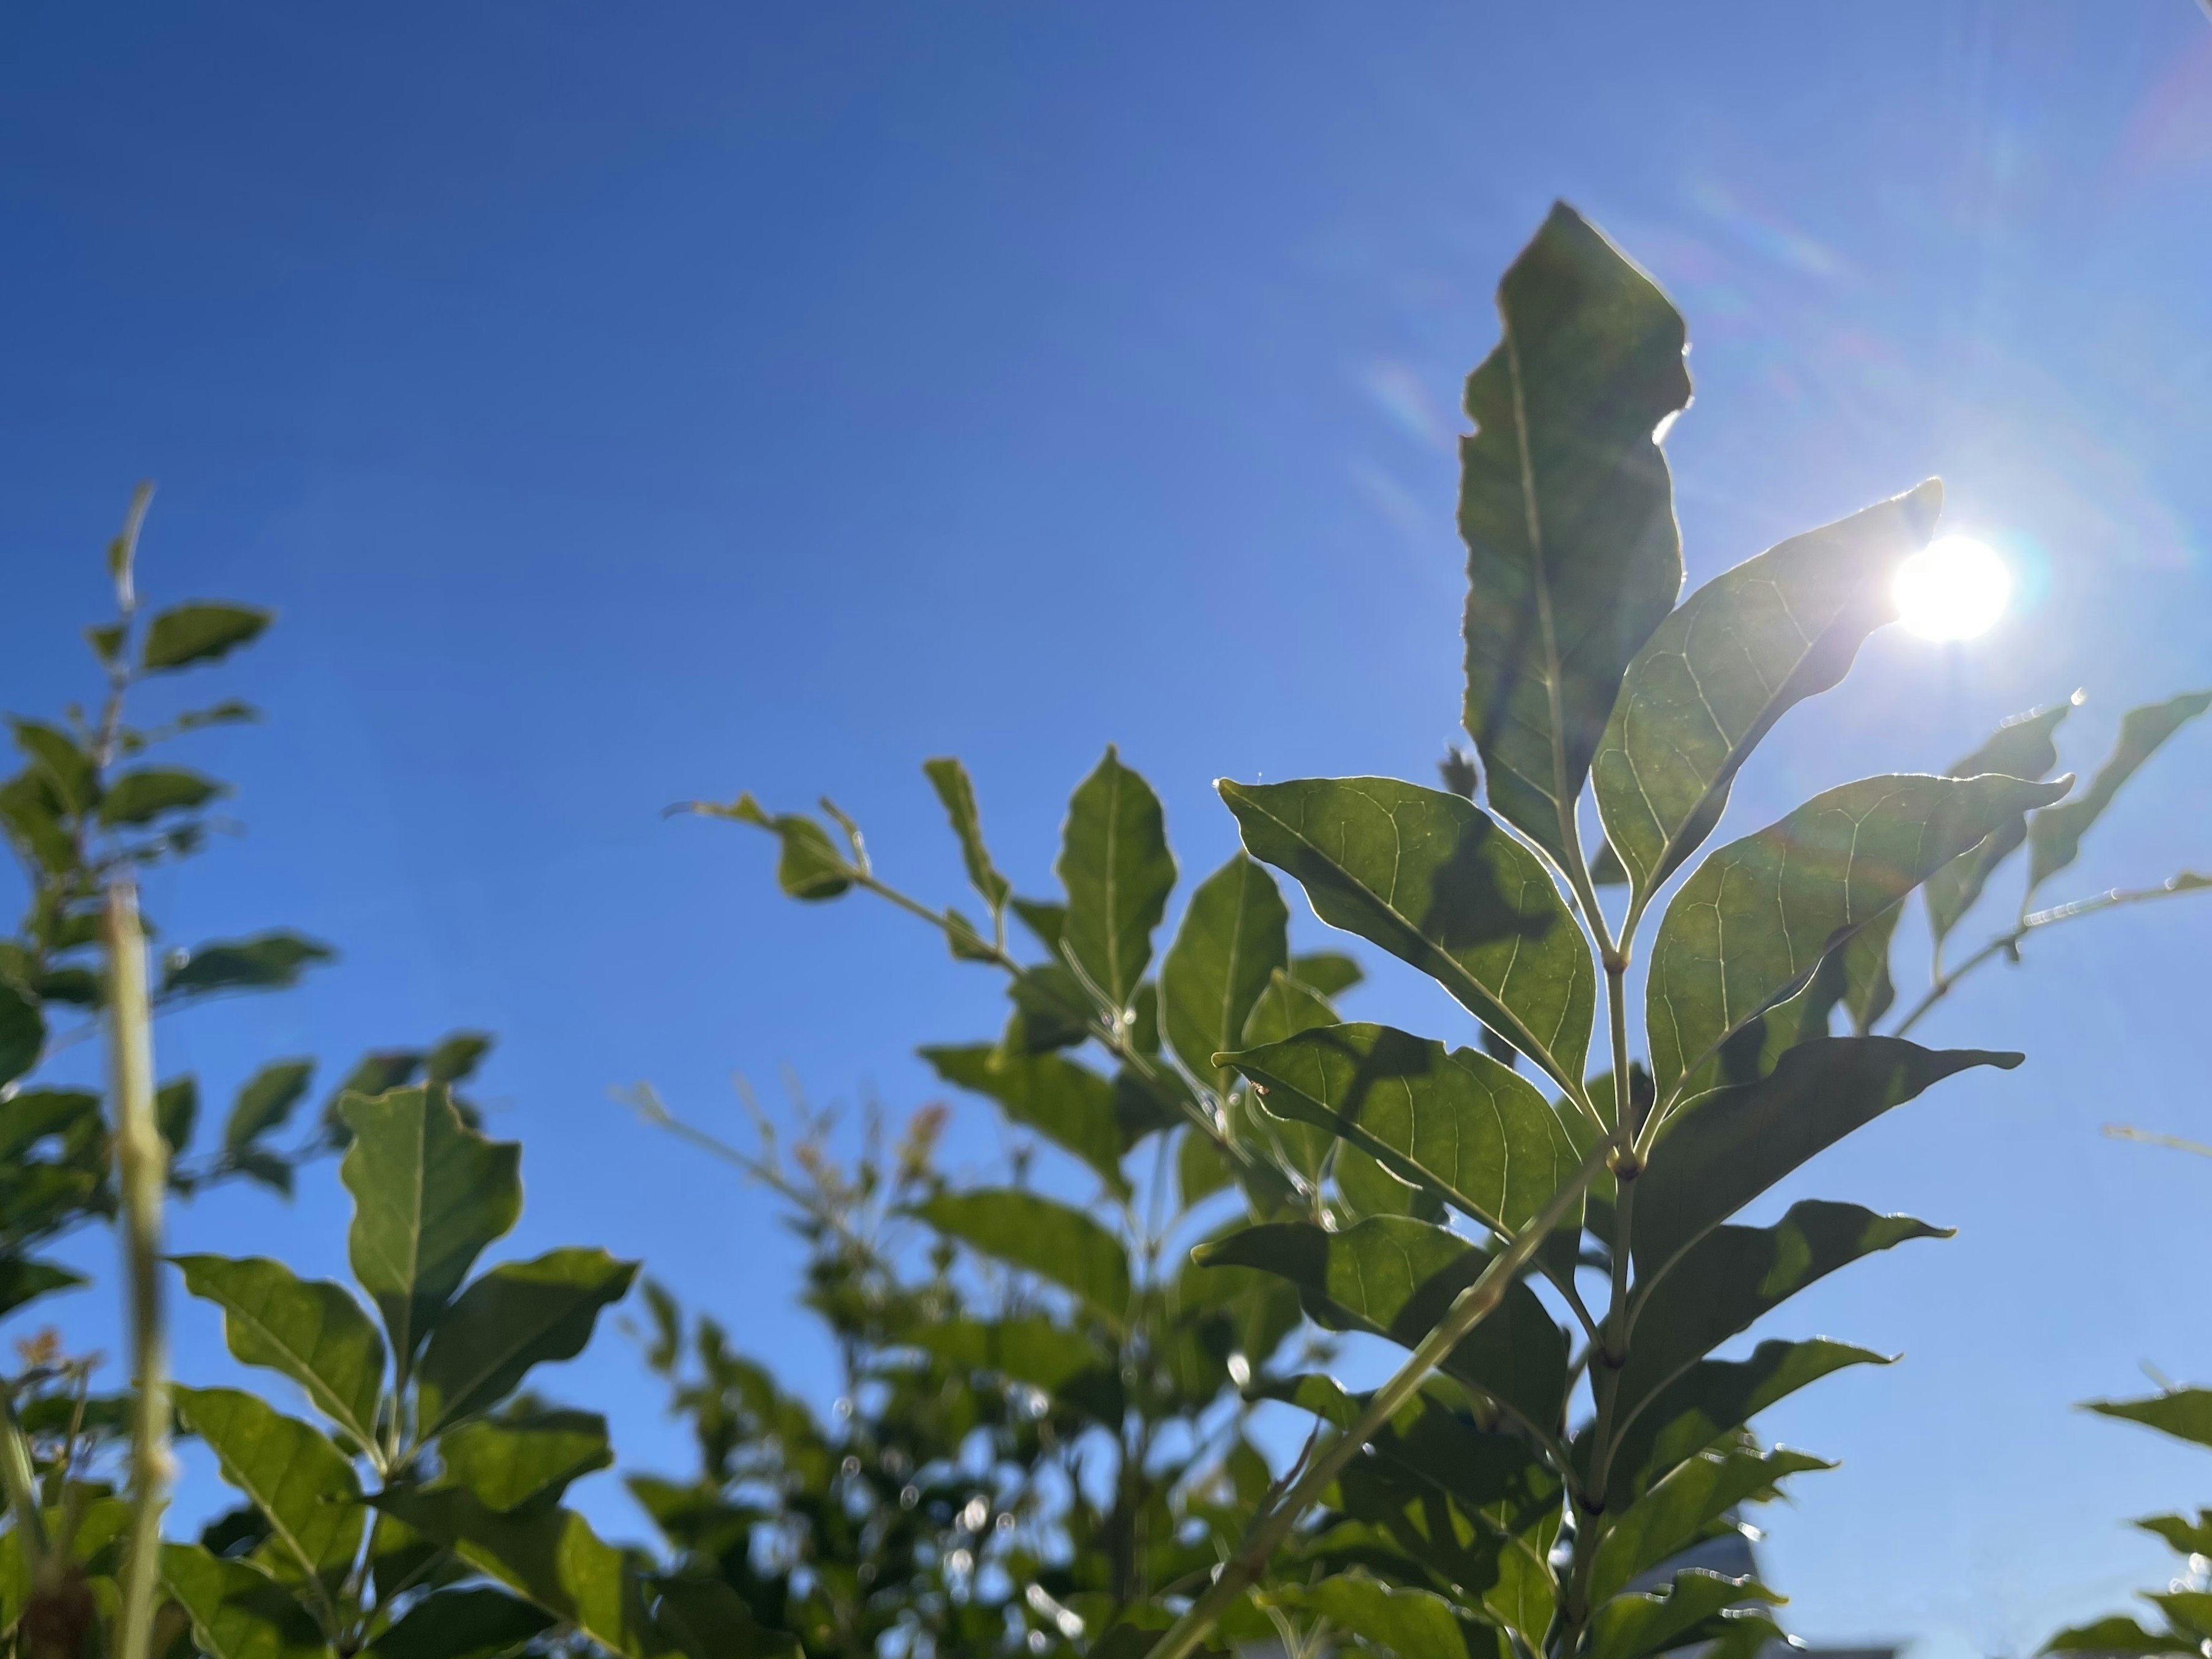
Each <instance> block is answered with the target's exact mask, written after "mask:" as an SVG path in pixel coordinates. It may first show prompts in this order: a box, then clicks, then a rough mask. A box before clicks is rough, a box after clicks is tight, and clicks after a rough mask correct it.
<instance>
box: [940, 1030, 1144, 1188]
mask: <svg viewBox="0 0 2212 1659" xmlns="http://www.w3.org/2000/svg"><path fill="white" fill-rule="evenodd" d="M921 1057H922V1058H923V1059H924V1060H927V1061H928V1062H929V1064H930V1066H931V1067H932V1069H933V1070H934V1071H935V1072H936V1073H937V1074H938V1076H939V1077H941V1078H943V1079H945V1081H946V1082H947V1083H950V1084H952V1085H955V1086H956V1087H957V1088H962V1089H972V1090H974V1091H975V1092H976V1093H977V1094H979V1095H983V1096H986V1097H988V1098H990V1099H992V1100H995V1101H997V1102H998V1103H999V1105H1000V1109H1003V1110H1004V1111H1005V1113H1006V1115H1007V1116H1008V1117H1009V1118H1011V1119H1012V1121H1015V1122H1016V1123H1019V1124H1023V1125H1025V1126H1026V1127H1030V1128H1032V1129H1035V1130H1036V1132H1037V1133H1039V1134H1042V1135H1043V1136H1045V1137H1046V1138H1047V1139H1049V1140H1051V1141H1052V1142H1054V1144H1055V1145H1057V1146H1061V1147H1064V1148H1066V1150H1067V1151H1068V1152H1073V1153H1074V1154H1075V1156H1076V1157H1078V1158H1081V1159H1082V1160H1083V1161H1084V1162H1085V1164H1089V1165H1090V1166H1091V1168H1092V1169H1093V1170H1097V1172H1098V1177H1099V1179H1100V1180H1102V1181H1103V1182H1105V1183H1106V1184H1107V1185H1108V1186H1109V1187H1110V1188H1113V1189H1114V1190H1115V1192H1117V1193H1126V1192H1127V1190H1128V1185H1129V1184H1128V1182H1127V1180H1126V1179H1124V1178H1123V1176H1122V1174H1121V1129H1120V1127H1118V1126H1117V1124H1116V1122H1115V1113H1114V1085H1113V1084H1112V1083H1111V1082H1109V1080H1108V1079H1105V1078H1103V1077H1101V1076H1099V1075H1098V1073H1096V1072H1094V1071H1092V1070H1091V1068H1090V1067H1089V1066H1079V1065H1078V1064H1077V1063H1076V1062H1075V1061H1073V1060H1069V1059H1067V1058H1066V1056H1064V1055H1061V1054H1053V1053H1049V1052H1048V1053H1045V1054H1009V1053H1006V1051H1005V1050H1004V1049H1002V1048H994V1047H993V1046H992V1045H991V1044H989V1043H974V1044H970V1045H969V1046H967V1047H965V1048H924V1049H922V1050H921Z"/></svg>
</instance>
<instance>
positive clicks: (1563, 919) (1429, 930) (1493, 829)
mask: <svg viewBox="0 0 2212 1659" xmlns="http://www.w3.org/2000/svg"><path fill="white" fill-rule="evenodd" d="M1215 787H1217V788H1218V789H1219V790H1220V792H1221V798H1222V799H1224V800H1225V801H1226V802H1227V803H1228V804H1229V810H1230V811H1232V812H1234V813H1235V814H1236V815H1237V825H1238V827H1239V828H1240V829H1242V830H1243V836H1244V845H1245V847H1246V848H1247V849H1248V850H1249V852H1250V853H1251V854H1252V855H1253V856H1254V857H1255V858H1258V859H1261V860H1265V861H1266V862H1267V863H1269V864H1272V865H1274V866H1276V867H1277V868H1279V869H1281V870H1284V871H1286V872H1289V873H1290V874H1291V875H1292V876H1294V877H1296V878H1297V879H1298V881H1299V882H1300V883H1301V884H1304V887H1305V890H1306V896H1307V897H1308V898H1309V899H1310V900H1311V901H1312V903H1313V908H1314V912H1315V914H1316V915H1318V916H1320V917H1321V919H1322V921H1326V922H1328V923H1329V924H1330V925H1332V926H1333V927H1342V928H1344V929H1346V931H1348V932H1351V933H1358V935H1359V936H1360V937H1361V938H1363V939H1369V940H1371V941H1372V942H1373V943H1375V944H1376V945H1381V946H1382V947H1383V949H1384V950H1386V951H1389V952H1390V953H1391V954H1392V955H1393V956H1395V957H1401V958H1402V959H1404V960H1405V961H1407V962H1410V963H1413V966H1415V967H1416V968H1419V969H1421V970H1422V971H1423V972H1424V973H1425V974H1427V975H1430V976H1431V978H1433V979H1435V980H1436V981H1437V982H1438V983H1440V984H1441V985H1443V987H1444V988H1445V989H1446V990H1447V991H1449V992H1450V993H1451V994H1452V995H1453V996H1455V997H1456V998H1457V999H1458V1000H1460V1001H1461V1002H1462V1003H1463V1004H1464V1005H1466V1006H1467V1007H1468V1008H1469V1009H1471V1010H1473V1011H1474V1014H1475V1016H1476V1018H1480V1020H1482V1021H1483V1023H1484V1024H1487V1025H1491V1026H1493V1027H1495V1028H1496V1029H1497V1030H1500V1031H1502V1032H1504V1034H1505V1035H1506V1036H1509V1037H1510V1038H1511V1039H1512V1041H1513V1042H1514V1043H1515V1044H1516V1046H1517V1047H1518V1048H1520V1049H1521V1050H1522V1052H1523V1053H1525V1054H1528V1055H1530V1056H1531V1057H1533V1058H1534V1060H1536V1061H1537V1063H1538V1064H1539V1065H1541V1066H1543V1067H1544V1069H1545V1070H1546V1071H1547V1072H1549V1073H1552V1075H1553V1077H1554V1078H1556V1079H1559V1082H1560V1083H1561V1084H1562V1085H1563V1086H1565V1088H1566V1089H1568V1091H1570V1092H1575V1091H1579V1089H1580V1087H1581V1085H1582V1071H1583V1059H1584V1057H1585V1055H1586V1054H1587V1052H1588V1049H1589V1035H1590V1018H1591V1012H1592V1010H1593V1009H1594V1008H1595V999H1596V994H1597V970H1596V969H1595V967H1594V966H1593V965H1592V963H1591V961H1590V954H1589V945H1588V943H1587V942H1586V941H1585V940H1584V939H1583V933H1582V930H1581V929H1580V928H1579V927H1577V925H1576V924H1575V921H1574V920H1573V918H1572V917H1571V916H1570V915H1568V914H1567V908H1566V904H1565V901H1564V900H1562V899H1561V898H1560V896H1559V890H1558V888H1557V887H1555V886H1554V885H1553V881H1552V878H1551V876H1550V875H1549V874H1548V873H1547V872H1546V870H1545V869H1544V866H1543V865H1542V863H1541V861H1540V860H1538V859H1537V858H1536V857H1535V855H1534V854H1532V853H1530V852H1529V851H1528V848H1525V847H1523V846H1522V845H1521V844H1520V843H1519V842H1516V841H1515V840H1514V839H1513V838H1512V837H1511V836H1508V835H1507V834H1506V833H1505V832H1504V830H1502V829H1499V828H1498V826H1497V824H1496V823H1493V822H1492V820H1491V819H1490V818H1489V817H1487V816H1486V815H1485V814H1484V813H1482V812H1481V811H1478V810H1477V809H1476V808H1475V807H1474V806H1473V805H1469V804H1468V802H1466V801H1464V800H1462V799H1460V798H1459V797H1458V796H1457V795H1451V794H1446V793H1443V791H1441V790H1437V789H1423V788H1420V787H1418V786H1416V785H1414V784H1410V783H1400V782H1398V781H1396V780H1395V779H1391V778H1309V779H1304V780H1302V781H1297V782H1292V783H1273V784H1255V785H1250V786H1247V785H1244V784H1239V783H1232V782H1231V781H1228V780H1226V779H1224V780H1223V781H1221V782H1219V783H1218V784H1217V785H1216V786H1215Z"/></svg>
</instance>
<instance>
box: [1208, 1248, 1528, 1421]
mask: <svg viewBox="0 0 2212 1659" xmlns="http://www.w3.org/2000/svg"><path fill="white" fill-rule="evenodd" d="M1193 1260H1194V1261H1198V1262H1200V1264H1201V1265H1203V1266H1206V1267H1258V1268H1261V1269H1263V1270H1264V1271H1266V1272H1267V1273H1275V1274H1278V1275H1279V1276H1280V1277H1282V1278H1284V1279H1289V1280H1290V1281H1291V1283H1292V1284H1293V1285H1297V1287H1298V1291H1299V1295H1300V1296H1301V1297H1303V1298H1304V1302H1305V1305H1306V1311H1307V1312H1308V1313H1310V1314H1311V1315H1312V1316H1313V1317H1314V1318H1315V1319H1316V1321H1318V1322H1320V1323H1322V1324H1323V1325H1326V1326H1328V1327H1329V1328H1332V1329H1336V1330H1364V1331H1370V1332H1373V1333H1375V1334H1377V1335H1381V1336H1387V1337H1389V1338H1390V1339H1391V1340H1393V1341H1395V1342H1398V1343H1401V1344H1402V1345H1403V1346H1407V1347H1409V1348H1410V1347H1413V1346H1417V1345H1418V1344H1419V1342H1420V1340H1421V1339H1422V1338H1423V1337H1425V1336H1426V1335H1427V1334H1429V1331H1430V1329H1431V1328H1432V1327H1434V1326H1435V1325H1436V1323H1437V1321H1439V1320H1440V1319H1442V1318H1443V1316H1444V1314H1445V1312H1446V1311H1447V1310H1449V1308H1450V1306H1451V1304H1452V1303H1453V1301H1454V1300H1455V1298H1456V1297H1458V1296H1459V1293H1460V1292H1461V1291H1464V1290H1465V1289H1466V1288H1467V1287H1468V1285H1472V1284H1474V1281H1475V1280H1476V1279H1478V1278H1479V1277H1480V1275H1481V1273H1482V1270H1483V1269H1484V1268H1485V1267H1488V1266H1489V1265H1490V1258H1489V1256H1488V1255H1486V1254H1484V1253H1483V1252H1482V1251H1480V1250H1479V1249H1476V1248H1475V1247H1474V1245H1472V1244H1470V1243H1468V1242H1467V1241H1466V1240H1465V1239H1463V1238H1462V1237H1459V1236H1458V1235H1457V1234H1456V1233H1454V1232H1452V1231H1449V1230H1448V1229H1446V1228H1443V1227H1435V1226H1431V1225H1428V1224H1427V1223H1426V1222H1422V1221H1415V1220H1413V1219H1412V1218H1408V1217H1402V1216H1370V1217H1369V1218H1367V1219H1365V1220H1364V1221H1361V1222H1358V1223H1356V1224H1354V1225H1352V1226H1350V1227H1347V1228H1346V1229H1345V1230H1344V1231H1342V1232H1335V1233H1332V1232H1328V1231H1324V1230H1323V1229H1322V1228H1321V1227H1318V1226H1316V1225H1314V1224H1312V1223H1311V1222H1305V1221H1288V1222H1267V1223H1262V1224H1261V1225H1258V1226H1253V1227H1247V1228H1245V1229H1243V1231H1240V1232H1235V1233H1231V1234H1230V1235H1229V1236H1228V1237H1225V1238H1221V1239H1218V1240H1216V1241H1214V1242H1213V1243H1210V1244H1206V1245H1203V1246H1201V1247H1200V1249H1198V1250H1196V1251H1194V1253H1193ZM1443 1370H1444V1371H1445V1373H1446V1374H1447V1375H1449V1376H1452V1377H1455V1378H1456V1379H1457V1380H1458V1381H1460V1382H1462V1383H1466V1384H1468V1386H1469V1387H1471V1388H1475V1389H1480V1390H1481V1391H1482V1392H1483V1393H1485V1394H1486V1395H1490V1396H1491V1397H1492V1398H1493V1399H1495V1400H1497V1401H1499V1403H1501V1404H1503V1405H1505V1406H1509V1407H1511V1408H1512V1409H1513V1410H1514V1411H1515V1412H1516V1413H1519V1414H1520V1415H1521V1416H1522V1417H1523V1418H1524V1419H1527V1420H1528V1422H1530V1423H1531V1424H1533V1425H1535V1426H1536V1427H1538V1428H1540V1429H1542V1430H1545V1431H1552V1430H1553V1429H1555V1428H1556V1427H1557V1425H1558V1420H1559V1413H1560V1411H1561V1409H1562V1407H1563V1405H1564V1402H1565V1394H1566V1386H1567V1346H1566V1340H1565V1337H1564V1336H1563V1335H1562V1334H1560V1331H1559V1327H1558V1326H1557V1325H1555V1324H1553V1322H1552V1316H1551V1315H1550V1314H1549V1313H1547V1311H1546V1310H1545V1308H1544V1304H1542V1303H1541V1301H1539V1300H1538V1299H1537V1297H1536V1294H1535V1292H1534V1291H1531V1290H1530V1289H1529V1288H1528V1285H1526V1284H1525V1283H1522V1282H1519V1281H1516V1283H1515V1284H1514V1285H1513V1287H1512V1288H1511V1289H1510V1290H1509V1291H1507V1292H1506V1294H1505V1298H1504V1302H1503V1303H1501V1304H1499V1306H1498V1310H1496V1311H1495V1312H1494V1313H1492V1315H1491V1316H1490V1317H1489V1318H1487V1319H1486V1320H1485V1321H1484V1322H1482V1323H1481V1324H1480V1325H1478V1326H1476V1327H1475V1328H1474V1331H1473V1332H1471V1333H1470V1334H1468V1336H1467V1338H1466V1339H1465V1340H1462V1342H1461V1343H1460V1344H1459V1346H1457V1347H1455V1348H1454V1349H1453V1350H1452V1352H1451V1353H1450V1355H1449V1357H1448V1358H1446V1359H1445V1360H1444V1362H1443Z"/></svg>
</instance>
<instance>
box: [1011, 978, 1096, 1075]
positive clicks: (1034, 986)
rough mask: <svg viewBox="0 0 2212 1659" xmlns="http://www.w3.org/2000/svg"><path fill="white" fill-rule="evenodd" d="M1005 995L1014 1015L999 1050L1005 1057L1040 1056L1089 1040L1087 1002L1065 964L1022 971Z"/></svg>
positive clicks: (1088, 1007)
mask: <svg viewBox="0 0 2212 1659" xmlns="http://www.w3.org/2000/svg"><path fill="white" fill-rule="evenodd" d="M1006 994H1007V995H1008V996H1009V997H1011V998H1012V1000H1013V1004H1014V1012H1013V1016H1012V1018H1010V1019H1008V1020H1007V1022H1006V1033H1005V1035H1004V1036H1001V1037H1000V1039H999V1046H1000V1048H1003V1049H1005V1050H1006V1052H1007V1053H1008V1054H1043V1053H1045V1052H1046V1051H1048V1049H1053V1048H1076V1047H1079V1045H1081V1044H1082V1043H1084V1042H1088V1041H1089V1040H1090V1036H1091V1027H1090V1024H1089V1023H1088V1022H1089V1020H1090V1018H1091V1013H1090V1010H1091V999H1090V998H1089V997H1088V996H1086V995H1085V994H1084V990H1083V987H1082V986H1080V985H1079V984H1078V983H1077V982H1076V979H1075V975H1073V974H1071V973H1069V972H1068V971H1067V969H1066V965H1065V964H1063V963H1058V962H1042V963H1037V964H1036V965H1035V966H1034V967H1030V968H1024V969H1023V970H1022V971H1021V973H1020V974H1019V975H1017V976H1016V977H1015V978H1014V979H1012V981H1009V982H1008V984H1007V986H1006Z"/></svg>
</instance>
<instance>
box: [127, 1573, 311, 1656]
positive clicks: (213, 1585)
mask: <svg viewBox="0 0 2212 1659" xmlns="http://www.w3.org/2000/svg"><path fill="white" fill-rule="evenodd" d="M161 1588H162V1589H164V1590H165V1591H167V1593H168V1595H171V1596H173V1598H175V1600H176V1601H177V1604H178V1605H179V1606H180V1607H183V1608H184V1610H185V1614H186V1615H187V1616H188V1617H189V1618H190V1619H191V1622H192V1639H193V1641H194V1643H195V1644H197V1647H198V1649H199V1650H200V1651H201V1652H202V1653H204V1654H205V1655H206V1656H208V1659H330V1654H331V1649H330V1647H329V1645H328V1644H326V1643H325V1641H324V1640H323V1636H322V1632H320V1631H319V1630H318V1629H317V1628H316V1625H315V1621H314V1620H313V1618H311V1617H310V1616H309V1615H308V1613H307V1609H306V1608H305V1607H301V1605H300V1604H299V1602H298V1601H295V1600H294V1599H293V1597H292V1593H291V1592H290V1591H289V1590H288V1589H284V1588H283V1586H281V1585H279V1584H277V1583H276V1582H275V1581H274V1580H272V1579H271V1578H270V1577H269V1575H268V1574H266V1573H264V1572H263V1571H260V1570H259V1569H258V1568H257V1567H252V1566H249V1565H246V1563H245V1562H243V1561H226V1560H224V1559H222V1557H220V1556H217V1555H213V1554H210V1553H209V1552H208V1551H206V1550H204V1549H203V1548H202V1547H200V1546H198V1545H197V1544H164V1545H162V1546H161Z"/></svg>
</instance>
